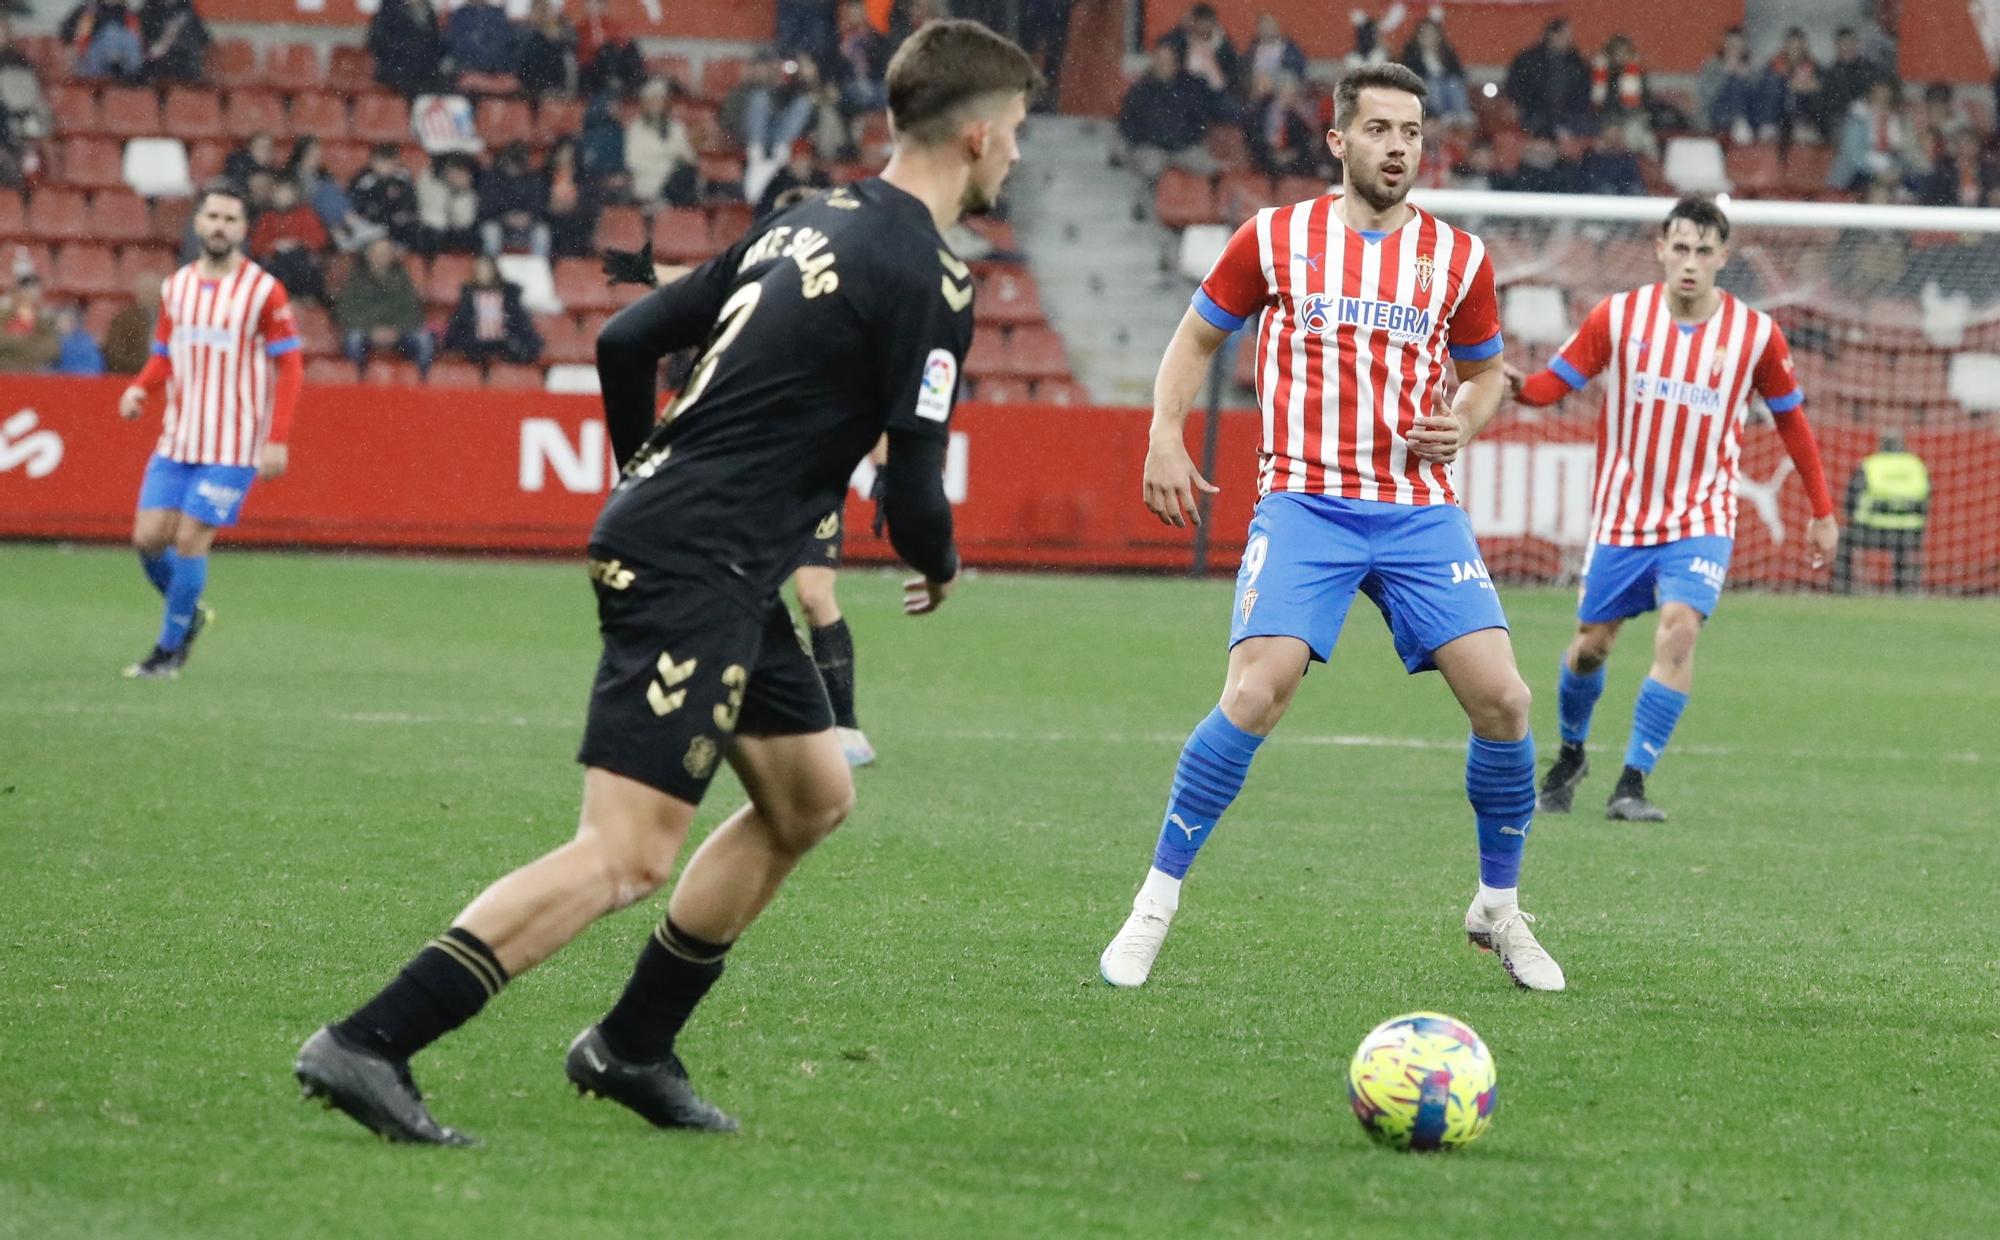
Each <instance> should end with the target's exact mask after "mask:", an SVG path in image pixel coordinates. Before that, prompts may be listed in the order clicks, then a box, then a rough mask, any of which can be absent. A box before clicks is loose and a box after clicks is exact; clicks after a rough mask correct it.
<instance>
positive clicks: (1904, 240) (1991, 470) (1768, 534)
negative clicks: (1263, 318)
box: [1239, 191, 2000, 593]
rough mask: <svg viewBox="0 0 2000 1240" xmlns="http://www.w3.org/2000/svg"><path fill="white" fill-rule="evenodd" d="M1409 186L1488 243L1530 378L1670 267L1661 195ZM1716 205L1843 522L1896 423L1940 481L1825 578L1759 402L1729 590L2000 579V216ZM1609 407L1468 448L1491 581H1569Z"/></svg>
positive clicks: (1530, 413)
mask: <svg viewBox="0 0 2000 1240" xmlns="http://www.w3.org/2000/svg"><path fill="white" fill-rule="evenodd" d="M1417 201H1419V202H1421V203H1422V204H1423V205H1424V207H1425V208H1426V209H1427V210H1430V211H1432V212H1434V213H1436V214H1437V215H1439V216H1440V217H1442V218H1444V219H1446V220H1448V221H1450V222H1451V223H1453V224H1457V225H1459V226H1460V227H1465V228H1470V229H1472V230H1473V231H1475V232H1477V233H1479V234H1480V235H1481V236H1482V237H1484V238H1485V240H1486V243H1487V245H1488V246H1489V247H1490V249H1491V252H1492V255H1493V261H1494V271H1495V274H1496V276H1497V279H1498V282H1499V285H1500V290H1501V309H1502V322H1503V328H1504V330H1505V333H1506V337H1507V342H1508V358H1509V360H1510V361H1511V362H1513V364H1514V365H1516V366H1519V367H1521V368H1522V369H1524V370H1527V371H1529V372H1533V371H1534V370H1537V369H1540V368H1541V367H1543V366H1545V365H1547V364H1548V359H1549V357H1550V356H1551V354H1553V353H1554V351H1555V350H1556V349H1557V348H1558V347H1559V346H1560V345H1561V344H1562V343H1563V342H1564V341H1565V340H1566V339H1568V337H1569V334H1570V332H1571V331H1572V330H1573V329H1574V328H1575V327H1576V326H1577V325H1578V324H1580V323H1581V322H1582V321H1583V319H1584V317H1585V316H1586V315H1587V314H1588V313H1589V312H1590V310H1591V308H1592V307H1593V306H1594V305H1596V304H1597V302H1598V301H1599V300H1600V299H1601V298H1603V297H1605V296H1607V295H1608V294H1611V293H1614V292H1618V291H1621V290H1623V289H1628V288H1633V287H1636V286H1638V285H1642V284H1650V283H1653V282H1655V281H1657V280H1659V279H1660V276H1661V272H1660V265H1659V262H1658V260H1657V258H1656V257H1655V251H1654V238H1655V237H1656V236H1657V235H1658V232H1659V225H1660V221H1661V220H1662V219H1664V218H1665V216H1666V213H1667V211H1668V209H1669V208H1670V207H1671V206H1672V202H1671V201H1670V200H1667V199H1632V198H1624V199H1619V198H1593V197H1580V196H1568V195H1534V194H1490V193H1475V192H1462V191H1430V192H1427V193H1426V192H1422V191H1420V192H1419V194H1418V196H1417ZM1725 205H1726V209H1727V210H1728V213H1729V216H1730V221H1731V237H1730V241H1731V247H1732V251H1733V253H1732V256H1731V259H1730V262H1729V265H1728V267H1727V268H1726V269H1725V270H1724V272H1723V274H1722V277H1721V283H1722V285H1723V287H1725V288H1727V289H1728V290H1729V291H1730V292H1732V293H1734V294H1735V295H1737V296H1739V297H1741V298H1743V299H1745V300H1746V301H1748V302H1750V303H1751V304H1753V305H1755V306H1757V307H1759V308H1761V309H1763V310H1766V311H1768V312H1770V313H1771V314H1772V315H1773V316H1774V317H1775V318H1776V319H1777V321H1778V323H1779V324H1780V325H1781V326H1782V327H1783V328H1784V331H1785V334H1786V337H1787V338H1788V340H1789V341H1790V343H1791V348H1792V355H1793V358H1794V359H1795V364H1796V366H1797V369H1798V377H1799V382H1800V385H1801V387H1803V388H1804V390H1805V393H1806V404H1805V409H1806V413H1807V416H1808V417H1809V418H1810V419H1811V421H1812V424H1813V427H1814V430H1815V432H1816V434H1817V436H1818V439H1819V443H1820V451H1821V454H1822V457H1823V458H1824V461H1825V465H1826V474H1827V482H1828V485H1829V487H1830V488H1831V489H1832V491H1833V494H1834V500H1835V504H1836V511H1837V513H1838V516H1839V520H1840V523H1841V526H1842V530H1843V534H1846V533H1847V531H1848V529H1849V527H1850V524H1851V517H1852V515H1853V514H1852V512H1851V509H1850V496H1851V493H1850V483H1851V481H1852V480H1853V479H1854V476H1855V474H1856V471H1857V469H1858V468H1859V465H1860V462H1861V460H1862V458H1864V457H1866V456H1868V455H1869V454H1870V453H1872V452H1875V451H1877V450H1878V449H1879V448H1881V447H1882V446H1883V444H1884V437H1885V435H1893V436H1894V437H1895V439H1897V440H1900V442H1901V445H1902V447H1903V449H1904V450H1905V451H1908V452H1914V453H1915V454H1917V455H1918V456H1919V457H1920V458H1922V460H1923V462H1924V464H1925V466H1926V467H1927V469H1928V471H1929V476H1930V485H1931V496H1930V500H1929V507H1928V512H1927V514H1926V519H1925V524H1924V528H1923V530H1922V533H1921V536H1920V537H1910V536H1908V535H1907V534H1906V535H1905V536H1903V537H1900V538H1871V537H1870V536H1869V535H1867V534H1866V533H1864V534H1863V535H1862V536H1861V537H1859V538H1856V539H1853V540H1852V543H1853V550H1852V552H1851V555H1852V558H1851V561H1849V562H1848V563H1847V565H1846V568H1847V569H1848V571H1847V572H1846V574H1845V575H1842V574H1839V573H1835V574H1831V575H1830V574H1828V573H1827V572H1825V571H1815V570H1813V569H1811V568H1810V567H1809V565H1808V562H1807V557H1806V549H1805V545H1804V541H1803V538H1804V530H1805V524H1806V521H1807V519H1808V517H1809V516H1810V513H1809V512H1808V505H1807V502H1806V493H1805V487H1804V485H1803V484H1802V483H1801V482H1800V480H1799V479H1798V478H1797V476H1796V475H1795V472H1794V470H1793V467H1792V462H1791V458H1790V457H1789V456H1788V455H1787V454H1786V452H1785V450H1784V446H1783V444H1782V443H1781V442H1780V441H1779V439H1778V436H1777V434H1776V432H1775V431H1774V430H1773V429H1772V426H1771V416H1770V411H1769V410H1767V409H1765V408H1764V407H1763V404H1762V402H1761V401H1758V400H1756V399H1755V398H1754V397H1753V398H1752V405H1751V410H1750V414H1749V425H1748V426H1747V427H1746V428H1745V430H1744V435H1743V456H1742V469H1741V490H1740V502H1739V506H1738V513H1737V524H1736V551H1735V555H1734V559H1733V561H1732V563H1731V565H1730V574H1729V575H1730V581H1731V584H1732V585H1752V586H1758V587H1762V588H1767V589H1826V588H1836V589H1851V590H1853V591H1855V592H1867V591H1878V590H1887V589H1892V588H1895V587H1896V586H1897V585H1899V584H1900V585H1902V586H1903V587H1905V588H1920V589H1923V590H1927V591H1934V592H1945V593H1990V592H1995V591H2000V210H1994V211H1986V210H1961V209H1941V208H1919V207H1890V206H1864V205H1846V204H1832V203H1819V204H1814V203H1789V202H1745V201H1736V202H1731V203H1727V204H1725ZM1250 351H1251V350H1247V349H1246V350H1244V352H1246V353H1248V352H1250ZM1240 373H1241V371H1240V370H1239V374H1240ZM1602 401H1603V390H1602V387H1601V381H1600V382H1594V383H1592V385H1591V386H1590V387H1588V388H1586V389H1585V390H1583V391H1582V392H1578V393H1575V394H1574V395H1572V396H1570V397H1569V398H1567V399H1566V400H1565V401H1563V403H1561V404H1559V405H1555V406H1551V407H1549V408H1544V409H1530V408H1527V407H1525V406H1519V405H1512V406H1508V407H1507V408H1506V409H1504V410H1503V411H1502V413H1501V415H1500V416H1499V418H1497V419H1496V420H1495V422H1494V424H1493V426H1492V427H1491V428H1489V429H1488V431H1487V432H1486V434H1485V435H1483V436H1482V437H1481V439H1480V440H1479V441H1478V442H1476V443H1474V444H1473V445H1472V446H1471V447H1470V448H1469V449H1468V451H1467V452H1466V454H1465V456H1464V457H1463V458H1461V463H1460V465H1459V469H1458V477H1459V490H1460V492H1461V496H1462V501H1463V503H1464V504H1465V507H1466V509H1467V511H1468V512H1469V513H1470V514H1471V516H1472V519H1473V523H1474V526H1475V528H1476V529H1477V531H1478V533H1479V538H1480V544H1481V547H1482V549H1483V550H1484V552H1485V555H1486V559H1487V565H1488V567H1489V568H1490V569H1491V570H1492V571H1493V572H1495V573H1496V574H1500V575H1504V576H1507V577H1511V578H1517V579H1529V580H1542V581H1563V580H1574V579H1575V577H1576V574H1577V571H1578V569H1579V568H1580V566H1581V564H1582V560H1583V555H1584V551H1585V549H1586V544H1587V543H1588V541H1589V535H1590V530H1591V522H1590V515H1591V514H1590V499H1591V482H1592V478H1593V472H1592V471H1593V461H1594V459H1595V458H1594V454H1595V452H1596V431H1597V421H1598V415H1599V411H1600V409H1601V407H1602ZM1869 543H1879V544H1882V545H1879V546H1870V545H1866V544H1869ZM1889 544H1898V545H1896V546H1891V545H1889ZM1899 550H1900V551H1901V553H1902V554H1903V555H1904V557H1905V559H1904V562H1903V565H1902V571H1903V577H1902V579H1901V581H1900V582H1899V581H1898V579H1897V577H1896V564H1895V558H1896V553H1897V551H1899ZM1912 557H1914V558H1912ZM1834 567H1835V568H1836V569H1838V568H1839V567H1841V566H1840V565H1838V564H1836V565H1835V566H1834Z"/></svg>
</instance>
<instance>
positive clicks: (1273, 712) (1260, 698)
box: [1222, 671, 1298, 736]
mask: <svg viewBox="0 0 2000 1240" xmlns="http://www.w3.org/2000/svg"><path fill="white" fill-rule="evenodd" d="M1297 687H1298V684H1297V682H1296V681H1280V680H1274V679H1272V678H1271V677H1268V676H1260V675H1257V674H1256V673H1255V672H1254V671H1253V672H1250V673H1247V674H1245V675H1242V676H1238V677H1236V678H1235V679H1234V680H1232V681H1230V682H1229V684H1228V686H1227V687H1226V688H1224V689H1223V691H1222V713H1223V714H1225V715H1227V716H1229V720H1230V722H1232V723H1234V724H1235V725H1236V726H1237V727H1239V728H1242V729H1243V730H1244V731H1246V732H1253V733H1255V734H1257V735H1258V736H1263V735H1266V734H1268V733H1269V732H1270V731H1271V729H1273V728H1275V727H1277V726H1278V721H1279V720H1280V719H1282V718H1284V717H1285V708H1286V707H1288V706H1290V705H1291V704H1292V692H1293V690H1294V689H1296V688H1297Z"/></svg>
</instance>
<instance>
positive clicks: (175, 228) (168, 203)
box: [152, 177, 201, 247]
mask: <svg viewBox="0 0 2000 1240" xmlns="http://www.w3.org/2000/svg"><path fill="white" fill-rule="evenodd" d="M200 180H201V178H200V177H196V178H195V181H196V183H197V184H198V183H199V182H200ZM193 214H194V200H193V199H192V198H162V199H160V200H159V201H157V202H155V203H154V204H153V233H152V237H153V240H154V241H157V242H160V243H162V244H165V245H170V246H176V247H177V246H179V245H180V243H181V237H182V236H183V235H184V234H185V233H186V232H187V222H188V217H189V216H191V215H193Z"/></svg>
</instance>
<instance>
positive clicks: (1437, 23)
mask: <svg viewBox="0 0 2000 1240" xmlns="http://www.w3.org/2000/svg"><path fill="white" fill-rule="evenodd" d="M1397 59H1399V60H1400V61H1401V62H1402V63H1403V66H1404V67H1405V68H1407V69H1408V70H1409V71H1410V72H1412V73H1414V74H1416V75H1417V76H1418V77H1420V78H1422V79H1423V80H1424V86H1425V87H1426V88H1427V89H1428V90H1429V91H1430V95H1429V97H1428V98H1426V99H1425V100H1424V115H1426V116H1435V117H1439V118H1440V119H1442V120H1445V121H1447V122H1451V123H1457V122H1460V121H1469V120H1471V119H1472V93H1471V91H1470V90H1469V89H1467V87H1466V83H1465V66H1464V65H1463V64H1461V63H1460V62H1459V59H1458V49H1457V48H1455V47H1453V46H1452V45H1451V43H1450V42H1449V41H1448V40H1447V39H1446V38H1445V37H1444V22H1443V21H1441V20H1439V19H1438V18H1436V17H1426V18H1425V19H1424V20H1423V21H1421V22H1418V23H1417V29H1416V33H1414V34H1412V35H1411V36H1410V41H1409V42H1408V43H1405V44H1403V54H1402V55H1401V56H1400V57H1398V58H1397ZM1301 76H1303V75H1301Z"/></svg>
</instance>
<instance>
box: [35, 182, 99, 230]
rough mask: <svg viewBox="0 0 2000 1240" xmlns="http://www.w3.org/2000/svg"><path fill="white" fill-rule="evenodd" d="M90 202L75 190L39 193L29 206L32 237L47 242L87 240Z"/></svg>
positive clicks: (42, 191)
mask: <svg viewBox="0 0 2000 1240" xmlns="http://www.w3.org/2000/svg"><path fill="white" fill-rule="evenodd" d="M88 209H89V200H88V199H87V198H85V197H84V195H83V191H81V190H74V189H55V188H50V189H38V190H36V191H35V196H34V199H33V200H32V201H30V202H29V203H28V235H29V236H32V237H38V238H41V239H42V240H44V241H54V240H71V239H74V240H78V241H83V240H87V239H88V238H89V237H90V219H89V216H88Z"/></svg>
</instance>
